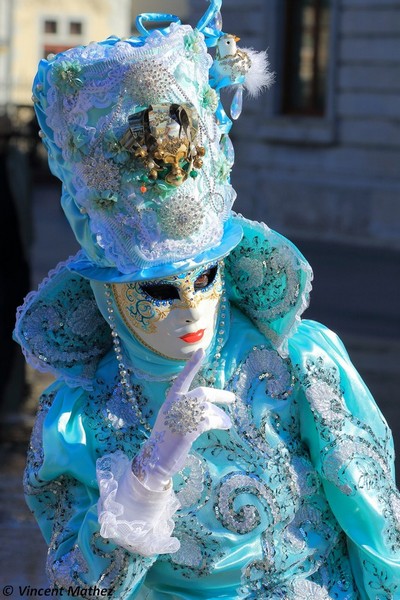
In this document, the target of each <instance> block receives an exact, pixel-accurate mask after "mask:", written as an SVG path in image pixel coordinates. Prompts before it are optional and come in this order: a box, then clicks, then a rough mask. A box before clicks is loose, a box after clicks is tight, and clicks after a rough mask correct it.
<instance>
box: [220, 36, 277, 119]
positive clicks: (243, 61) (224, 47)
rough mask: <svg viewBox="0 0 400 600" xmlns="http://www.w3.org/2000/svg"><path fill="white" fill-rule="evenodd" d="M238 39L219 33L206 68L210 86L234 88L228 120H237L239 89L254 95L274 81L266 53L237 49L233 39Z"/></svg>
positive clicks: (240, 106) (238, 114)
mask: <svg viewBox="0 0 400 600" xmlns="http://www.w3.org/2000/svg"><path fill="white" fill-rule="evenodd" d="M239 40H240V38H239V37H237V36H236V35H232V34H223V35H221V37H220V38H219V40H218V42H217V44H216V50H215V58H214V61H213V64H212V66H211V69H210V84H211V86H212V87H213V88H215V89H216V90H219V89H221V88H223V87H235V88H236V92H235V95H234V98H233V100H232V105H231V117H232V119H237V118H238V117H239V116H240V113H241V111H242V104H243V88H245V89H246V90H247V91H248V93H249V94H250V96H253V97H255V96H258V94H259V93H260V92H261V91H262V90H263V89H264V88H269V87H270V86H271V85H272V83H273V80H274V74H273V73H271V71H270V70H269V62H268V58H267V52H266V51H265V50H264V51H261V52H257V51H256V50H253V49H252V48H238V46H237V43H236V42H238V41H239Z"/></svg>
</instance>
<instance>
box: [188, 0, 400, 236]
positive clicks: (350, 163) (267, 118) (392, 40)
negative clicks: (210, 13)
mask: <svg viewBox="0 0 400 600" xmlns="http://www.w3.org/2000/svg"><path fill="white" fill-rule="evenodd" d="M191 4H192V9H193V12H194V13H195V16H200V12H201V10H202V8H203V3H201V2H199V0H191ZM222 15H223V30H224V31H225V32H229V33H234V34H236V35H238V36H239V37H240V38H241V41H240V42H239V43H240V44H241V45H242V46H243V47H246V46H247V47H253V48H255V49H256V50H262V49H266V48H267V49H268V54H269V59H270V63H271V69H272V70H273V71H274V72H275V74H276V77H275V84H274V85H273V86H272V88H271V89H270V91H269V92H267V93H264V94H263V95H262V96H261V97H260V98H258V99H256V100H252V99H248V100H247V101H245V103H244V108H243V111H244V112H243V117H242V118H241V119H239V120H238V122H236V123H234V126H233V128H232V140H233V141H234V143H235V150H236V163H235V166H234V169H233V173H232V181H233V184H234V187H235V189H236V190H237V192H238V199H237V201H236V203H235V209H236V210H237V211H238V212H243V213H244V214H245V215H246V216H249V217H251V218H254V219H258V220H262V221H265V222H267V223H268V224H269V226H270V227H272V228H274V229H277V230H278V231H281V232H282V233H284V234H286V235H288V236H289V237H292V238H293V237H294V238H297V239H299V238H305V239H307V238H314V239H321V240H335V241H341V242H349V243H352V244H360V245H365V244H369V245H370V244H372V245H375V244H376V245H378V246H383V247H396V248H400V0H247V1H246V4H245V7H244V4H243V2H242V0H225V2H224V4H223V11H222Z"/></svg>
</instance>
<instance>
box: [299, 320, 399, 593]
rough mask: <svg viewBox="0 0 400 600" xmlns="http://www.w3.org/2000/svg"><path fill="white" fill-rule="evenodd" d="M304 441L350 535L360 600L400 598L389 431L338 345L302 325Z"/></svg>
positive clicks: (323, 331) (329, 335) (321, 330)
mask: <svg viewBox="0 0 400 600" xmlns="http://www.w3.org/2000/svg"><path fill="white" fill-rule="evenodd" d="M289 348H290V356H291V359H292V361H293V364H294V365H295V368H296V370H297V373H298V377H299V379H300V382H301V384H302V385H301V386H300V388H301V389H302V392H301V394H300V397H299V409H300V420H301V435H302V439H303V440H304V442H305V443H306V445H307V446H308V448H309V451H310V455H311V459H312V462H313V464H314V466H315V467H316V469H317V470H318V472H319V474H320V476H321V479H322V482H323V486H324V490H325V494H326V497H327V499H328V502H329V504H330V506H331V509H332V511H333V513H334V515H335V517H336V519H337V521H338V522H339V524H340V526H341V528H342V529H343V530H344V532H345V533H346V535H347V543H348V550H349V555H350V560H351V565H352V570H353V574H354V577H355V580H356V583H357V586H358V590H359V593H360V596H361V598H363V599H371V600H372V599H374V600H375V599H377V598H379V599H381V598H382V599H383V598H391V599H399V598H400V495H399V492H398V490H397V488H396V483H395V476H394V450H393V439H392V434H391V431H390V429H389V427H388V425H387V423H386V421H385V419H384V417H383V416H382V413H381V411H380V409H379V408H378V406H377V404H376V402H375V401H374V399H373V397H372V395H371V393H370V391H369V390H368V388H367V386H366V385H365V383H364V382H363V380H362V378H361V377H360V375H359V373H358V372H357V370H356V368H355V367H354V365H353V364H352V362H351V360H350V358H349V356H348V353H347V351H346V349H345V347H344V346H343V343H342V342H341V341H340V340H339V338H338V337H337V336H336V335H335V334H334V333H333V332H332V331H330V330H329V329H327V328H326V327H324V326H322V325H320V324H319V323H316V322H314V321H307V320H304V321H302V323H301V325H300V326H299V329H298V331H297V332H296V334H295V335H294V336H293V338H292V339H291V341H290V343H289Z"/></svg>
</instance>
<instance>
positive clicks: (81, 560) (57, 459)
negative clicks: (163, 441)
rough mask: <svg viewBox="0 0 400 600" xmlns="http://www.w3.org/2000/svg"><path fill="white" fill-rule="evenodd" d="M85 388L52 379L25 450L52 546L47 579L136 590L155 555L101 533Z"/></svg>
mask: <svg viewBox="0 0 400 600" xmlns="http://www.w3.org/2000/svg"><path fill="white" fill-rule="evenodd" d="M87 402H88V398H87V392H84V391H83V390H82V389H81V388H75V389H71V388H69V387H68V386H66V385H65V383H58V382H56V383H54V384H53V385H52V386H50V387H49V388H48V389H47V390H46V391H45V392H44V394H43V395H42V397H41V399H40V407H39V411H38V415H37V418H36V423H35V427H34V429H33V432H32V437H31V443H30V448H29V452H28V457H27V462H26V468H25V475H24V490H25V498H26V502H27V504H28V506H29V508H30V509H31V511H32V512H33V514H34V516H35V518H36V520H37V522H38V524H39V527H40V529H41V531H42V534H43V536H44V538H45V540H46V542H47V544H48V546H49V551H48V559H47V575H48V577H49V580H50V582H51V583H52V584H53V585H56V586H58V587H61V588H64V589H69V587H70V586H72V587H73V588H76V586H81V587H82V588H88V587H89V586H97V587H98V588H99V589H104V590H107V592H110V591H111V590H113V594H114V593H116V594H117V596H113V597H119V595H118V594H122V596H123V597H126V598H135V597H136V593H137V592H138V590H139V588H140V587H141V584H142V581H143V579H144V577H145V575H146V573H147V570H148V568H149V567H150V566H151V565H152V564H153V562H154V560H155V558H156V557H154V559H153V558H145V557H141V556H139V555H136V554H133V553H130V552H128V551H126V550H125V549H123V548H120V547H118V546H116V545H115V544H113V543H112V542H110V541H109V540H106V539H103V538H102V537H101V536H100V533H99V529H100V527H99V523H98V518H97V501H98V498H99V491H98V486H97V481H96V456H97V455H98V452H97V450H98V448H97V439H96V436H97V432H96V431H95V430H92V429H91V428H90V427H88V426H87V423H86V411H85V408H84V407H85V405H87Z"/></svg>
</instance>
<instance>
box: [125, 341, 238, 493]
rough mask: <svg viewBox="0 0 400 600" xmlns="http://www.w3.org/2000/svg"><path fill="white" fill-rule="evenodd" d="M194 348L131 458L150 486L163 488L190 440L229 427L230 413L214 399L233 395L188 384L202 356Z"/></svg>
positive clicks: (226, 399)
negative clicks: (134, 455)
mask: <svg viewBox="0 0 400 600" xmlns="http://www.w3.org/2000/svg"><path fill="white" fill-rule="evenodd" d="M204 354H205V353H204V350H203V349H201V348H200V349H199V350H197V351H196V352H195V353H194V354H193V356H192V357H191V358H190V360H189V361H188V363H187V364H186V365H185V368H184V369H183V371H182V372H181V373H180V374H179V375H178V377H177V378H176V379H175V381H174V383H173V385H172V387H171V389H170V391H169V392H168V395H167V397H166V399H165V402H164V404H163V405H162V406H161V408H160V410H159V413H158V415H157V420H156V422H155V424H154V427H153V430H152V432H151V435H150V437H149V439H148V440H147V441H146V442H145V444H144V445H143V447H142V449H141V450H140V452H139V454H138V455H137V456H136V458H134V460H133V462H132V470H133V472H134V474H135V475H136V477H137V478H138V479H139V480H140V481H141V482H142V483H143V484H144V485H145V486H146V487H147V488H148V489H150V490H162V489H166V488H167V487H168V486H169V485H170V483H171V477H172V476H173V475H175V473H177V472H178V471H179V470H180V469H181V468H182V467H183V466H184V464H185V461H186V458H187V455H188V453H189V451H190V449H191V447H192V444H193V442H194V441H195V440H196V439H197V438H198V437H199V436H200V435H201V434H202V433H203V432H204V431H208V430H210V429H229V427H231V425H232V423H231V420H230V418H229V416H228V415H227V414H226V413H225V412H224V411H223V410H222V409H221V408H218V406H215V403H219V404H230V403H232V402H233V401H234V399H235V395H234V394H233V393H232V392H228V391H225V390H217V389H214V388H208V387H198V388H195V389H194V390H191V391H189V388H190V385H191V383H192V381H193V379H194V377H195V375H196V373H197V371H198V370H199V368H200V366H201V363H202V361H203V358H204Z"/></svg>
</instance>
